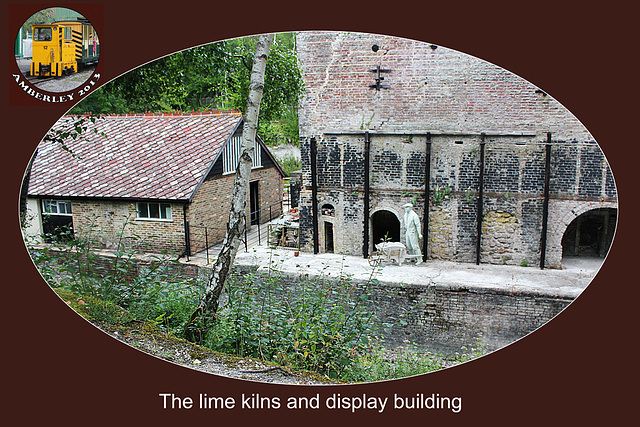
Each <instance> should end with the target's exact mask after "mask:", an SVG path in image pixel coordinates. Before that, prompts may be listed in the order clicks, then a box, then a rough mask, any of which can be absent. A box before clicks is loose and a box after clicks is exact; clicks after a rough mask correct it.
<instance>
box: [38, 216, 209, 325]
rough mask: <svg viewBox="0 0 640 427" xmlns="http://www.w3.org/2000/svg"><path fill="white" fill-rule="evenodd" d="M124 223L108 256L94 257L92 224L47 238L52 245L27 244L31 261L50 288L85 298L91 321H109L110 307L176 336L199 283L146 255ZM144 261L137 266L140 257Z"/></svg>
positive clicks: (96, 235) (169, 262) (96, 238)
mask: <svg viewBox="0 0 640 427" xmlns="http://www.w3.org/2000/svg"><path fill="white" fill-rule="evenodd" d="M125 228H126V221H125V224H124V225H123V227H122V229H121V230H120V232H119V233H118V242H117V245H116V248H115V250H114V251H113V256H112V257H105V256H101V255H98V253H97V250H98V249H100V244H99V242H100V240H101V239H100V232H99V231H98V230H97V227H95V226H91V227H89V228H88V230H87V231H86V232H85V233H83V234H82V235H74V234H73V232H71V231H70V230H67V231H62V232H58V233H57V236H58V237H57V238H53V237H52V236H49V237H48V238H47V240H49V241H51V242H52V243H51V245H49V246H47V247H42V248H40V247H37V246H35V245H33V244H31V243H30V242H27V246H28V247H29V250H30V253H31V257H32V259H33V261H34V263H35V265H36V266H37V267H38V270H39V271H40V273H41V275H42V276H43V278H44V279H45V280H46V281H47V282H48V283H49V284H50V285H51V286H52V287H61V288H63V289H68V290H70V291H71V292H73V293H74V294H76V295H78V296H82V297H89V298H91V299H92V301H99V302H101V304H102V305H104V307H109V309H108V310H107V309H103V308H104V307H103V308H99V307H98V306H99V305H100V304H98V303H93V304H92V306H91V307H92V308H93V309H95V310H94V311H93V312H92V313H91V314H92V316H93V317H94V318H95V319H96V320H103V321H112V320H114V317H113V315H112V313H113V309H112V308H113V307H114V306H117V307H120V309H125V310H126V311H127V313H128V316H130V317H131V319H132V320H133V319H135V320H153V321H155V322H156V323H157V324H158V325H159V326H161V327H164V328H166V329H167V330H171V331H172V332H176V333H180V332H181V328H182V326H183V325H184V323H185V320H186V319H187V318H188V317H189V315H190V314H191V313H192V312H193V310H195V307H196V305H197V303H198V300H199V297H200V295H201V288H200V284H199V283H197V282H196V281H192V280H184V279H182V278H180V277H178V276H177V274H176V269H175V268H173V264H175V263H177V261H175V260H174V259H173V258H170V257H169V255H168V254H159V255H150V254H148V253H147V252H148V249H149V247H150V245H149V244H148V241H147V240H146V239H143V238H141V237H140V236H137V235H132V236H125V233H124V230H125ZM143 254H144V255H145V256H146V257H147V260H146V261H144V262H142V261H141V258H140V257H141V256H142V255H143Z"/></svg>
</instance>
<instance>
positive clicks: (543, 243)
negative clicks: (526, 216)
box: [540, 132, 551, 270]
mask: <svg viewBox="0 0 640 427" xmlns="http://www.w3.org/2000/svg"><path fill="white" fill-rule="evenodd" d="M550 181H551V132H548V133H547V144H546V146H545V159H544V204H543V205H542V235H541V236H540V269H541V270H544V263H545V258H546V255H547V228H548V226H549V183H550Z"/></svg>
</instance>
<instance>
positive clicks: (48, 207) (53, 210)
mask: <svg viewBox="0 0 640 427" xmlns="http://www.w3.org/2000/svg"><path fill="white" fill-rule="evenodd" d="M42 213H43V214H45V215H71V202H68V201H64V200H43V201H42Z"/></svg>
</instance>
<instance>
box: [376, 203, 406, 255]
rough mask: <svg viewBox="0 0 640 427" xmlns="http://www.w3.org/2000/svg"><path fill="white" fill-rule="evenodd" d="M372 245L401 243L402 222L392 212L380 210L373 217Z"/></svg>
mask: <svg viewBox="0 0 640 427" xmlns="http://www.w3.org/2000/svg"><path fill="white" fill-rule="evenodd" d="M371 229H372V233H371V234H372V235H371V237H372V243H373V245H374V247H375V245H377V244H378V243H380V242H382V241H390V242H399V241H400V220H399V219H398V217H397V216H396V214H394V213H393V212H391V211H385V210H380V211H377V212H375V213H374V214H373V215H372V216H371Z"/></svg>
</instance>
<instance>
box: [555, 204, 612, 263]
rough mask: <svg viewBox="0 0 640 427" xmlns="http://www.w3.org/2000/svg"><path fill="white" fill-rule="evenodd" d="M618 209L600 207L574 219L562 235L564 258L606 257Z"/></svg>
mask: <svg viewBox="0 0 640 427" xmlns="http://www.w3.org/2000/svg"><path fill="white" fill-rule="evenodd" d="M616 214H617V210H616V209H613V208H600V209H594V210H590V211H587V212H585V213H583V214H582V215H580V216H578V217H577V218H576V219H574V220H573V221H572V222H571V223H570V224H569V225H568V226H567V229H566V230H565V232H564V235H563V236H562V258H563V260H564V259H566V258H567V257H580V258H604V257H605V256H606V255H607V253H608V252H609V248H610V247H611V243H612V242H613V234H614V231H615V228H616Z"/></svg>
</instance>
